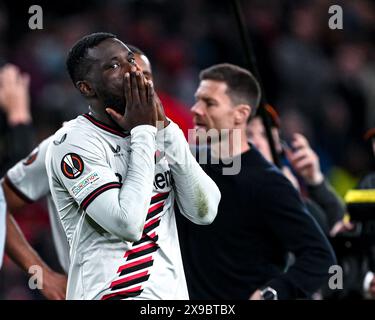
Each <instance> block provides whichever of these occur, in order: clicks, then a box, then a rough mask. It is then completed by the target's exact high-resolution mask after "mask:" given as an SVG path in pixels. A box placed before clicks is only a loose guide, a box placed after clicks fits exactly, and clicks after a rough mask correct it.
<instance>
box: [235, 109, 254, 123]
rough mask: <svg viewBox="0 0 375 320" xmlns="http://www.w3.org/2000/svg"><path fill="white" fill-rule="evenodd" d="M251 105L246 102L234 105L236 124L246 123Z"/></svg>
mask: <svg viewBox="0 0 375 320" xmlns="http://www.w3.org/2000/svg"><path fill="white" fill-rule="evenodd" d="M250 114H251V107H250V106H249V105H248V104H239V105H237V106H236V113H235V117H234V122H235V124H236V125H241V124H246V123H247V119H248V118H249V117H250Z"/></svg>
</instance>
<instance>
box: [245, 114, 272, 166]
mask: <svg viewBox="0 0 375 320" xmlns="http://www.w3.org/2000/svg"><path fill="white" fill-rule="evenodd" d="M271 132H272V136H273V138H274V141H275V143H276V145H277V144H278V143H277V142H278V141H279V139H278V137H279V134H278V130H277V128H271ZM247 136H248V137H249V140H250V141H251V143H252V144H254V146H255V147H256V148H257V149H258V150H259V151H260V153H261V154H262V155H263V157H264V158H266V159H267V160H268V161H270V162H273V158H272V153H271V149H270V146H269V144H268V140H267V134H266V130H265V128H264V125H263V122H262V120H261V118H259V117H255V118H253V119H252V120H251V121H250V123H249V124H248V126H247Z"/></svg>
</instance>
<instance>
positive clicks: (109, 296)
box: [102, 286, 142, 300]
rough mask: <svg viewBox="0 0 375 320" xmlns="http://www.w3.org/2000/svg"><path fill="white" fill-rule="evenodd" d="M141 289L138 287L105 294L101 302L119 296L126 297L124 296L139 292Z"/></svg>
mask: <svg viewBox="0 0 375 320" xmlns="http://www.w3.org/2000/svg"><path fill="white" fill-rule="evenodd" d="M141 288H142V286H138V287H135V288H132V289H127V290H122V291H118V292H116V293H111V294H106V295H105V296H103V297H102V300H106V299H109V298H112V297H115V296H119V295H126V294H128V293H132V292H137V291H139V290H141Z"/></svg>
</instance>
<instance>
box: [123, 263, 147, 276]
mask: <svg viewBox="0 0 375 320" xmlns="http://www.w3.org/2000/svg"><path fill="white" fill-rule="evenodd" d="M153 264H154V260H151V261H147V262H144V263H141V264H137V265H135V266H133V267H130V268H126V269H124V270H122V271H121V273H120V277H121V276H124V275H126V274H128V273H131V272H134V271H138V270H141V269H145V268H147V267H151V266H152V265H153Z"/></svg>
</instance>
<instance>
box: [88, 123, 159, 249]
mask: <svg viewBox="0 0 375 320" xmlns="http://www.w3.org/2000/svg"><path fill="white" fill-rule="evenodd" d="M155 135H156V128H155V127H152V126H138V127H136V128H134V129H133V130H132V131H131V155H130V161H129V165H128V171H127V174H126V176H125V177H124V182H123V184H122V185H120V184H119V183H118V182H116V180H115V179H116V176H114V173H112V174H113V179H109V180H112V182H108V183H107V184H104V185H102V186H101V187H99V188H98V189H95V191H93V192H91V193H90V194H89V195H88V196H86V198H85V199H84V200H83V201H82V202H81V207H82V208H83V209H84V210H85V211H86V212H87V213H88V215H89V216H90V217H91V218H92V219H93V220H94V221H95V222H96V223H98V224H99V225H100V226H101V227H102V228H104V229H105V230H106V231H108V232H110V233H112V234H114V235H115V236H117V237H119V238H121V239H123V240H126V241H130V242H135V241H138V240H139V239H140V238H141V236H142V232H143V227H144V223H145V220H146V216H147V212H148V208H149V206H150V200H151V195H152V189H153V180H154V171H155V162H154V155H155V151H156V142H155ZM102 170H104V169H102ZM102 172H103V171H102ZM102 174H105V173H104V172H103V173H102ZM99 175H101V173H99ZM107 181H108V180H107ZM106 188H109V189H108V190H106ZM102 190H103V192H102ZM98 193H101V194H100V195H99V196H97V197H96V194H98ZM93 197H96V198H95V199H94V200H93V201H91V199H92V198H93Z"/></svg>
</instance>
